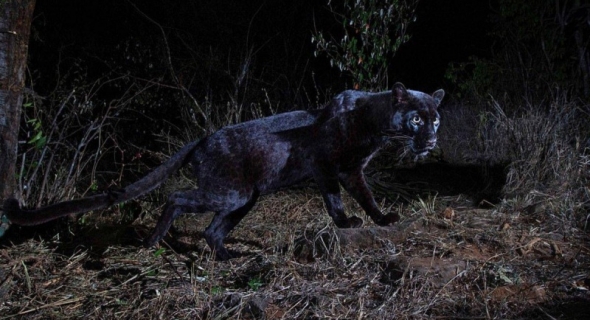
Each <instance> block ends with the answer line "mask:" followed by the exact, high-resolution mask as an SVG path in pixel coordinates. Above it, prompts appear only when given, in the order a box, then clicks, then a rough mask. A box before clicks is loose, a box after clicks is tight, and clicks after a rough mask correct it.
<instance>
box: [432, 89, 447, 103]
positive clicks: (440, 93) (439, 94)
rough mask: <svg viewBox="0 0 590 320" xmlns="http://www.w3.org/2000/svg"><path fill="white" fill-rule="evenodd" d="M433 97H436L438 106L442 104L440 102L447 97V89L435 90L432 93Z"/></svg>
mask: <svg viewBox="0 0 590 320" xmlns="http://www.w3.org/2000/svg"><path fill="white" fill-rule="evenodd" d="M432 97H433V98H434V101H435V102H436V105H437V106H438V105H439V104H440V102H441V101H442V99H443V98H444V97H445V91H444V90H443V89H438V90H436V91H434V93H433V94H432Z"/></svg>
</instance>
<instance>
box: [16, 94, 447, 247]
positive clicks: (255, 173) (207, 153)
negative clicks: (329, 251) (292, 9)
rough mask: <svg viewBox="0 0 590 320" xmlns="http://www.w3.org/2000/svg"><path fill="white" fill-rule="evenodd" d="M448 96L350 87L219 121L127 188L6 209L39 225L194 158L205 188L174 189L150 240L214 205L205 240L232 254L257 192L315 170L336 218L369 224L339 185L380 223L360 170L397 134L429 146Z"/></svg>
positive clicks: (158, 178)
mask: <svg viewBox="0 0 590 320" xmlns="http://www.w3.org/2000/svg"><path fill="white" fill-rule="evenodd" d="M443 96H444V91H442V90H438V91H436V92H435V93H434V94H433V95H432V96H430V95H427V94H424V93H422V92H418V91H412V90H406V88H405V87H404V86H403V85H402V84H401V83H397V84H395V85H394V87H393V90H392V91H387V92H382V93H368V92H361V91H345V92H343V93H341V94H340V95H338V96H337V97H335V98H334V99H333V101H332V102H331V103H330V104H329V105H328V106H327V107H326V108H325V109H323V110H322V111H321V112H320V114H319V115H318V114H315V113H310V112H306V111H295V112H289V113H284V114H279V115H276V116H272V117H267V118H262V119H258V120H254V121H248V122H244V123H241V124H237V125H233V126H228V127H225V128H222V129H220V130H219V131H217V132H215V133H214V134H212V135H211V136H209V137H206V138H204V139H202V140H201V141H198V142H193V143H190V144H188V145H187V146H185V147H184V148H182V149H181V150H180V151H179V152H178V153H176V154H175V155H173V156H172V157H171V158H170V160H168V161H167V162H166V163H164V164H163V165H161V166H160V167H158V168H156V169H155V170H154V171H153V172H152V173H150V174H149V175H147V176H146V177H144V178H143V179H141V180H139V181H138V182H136V183H134V184H132V185H130V186H128V187H127V188H125V189H124V190H122V191H119V192H116V193H112V192H111V193H107V194H102V195H97V196H93V197H88V198H83V199H79V200H72V201H66V202H62V203H58V204H55V205H52V206H48V207H45V208H41V209H36V210H23V209H20V208H19V206H18V202H17V201H16V200H15V199H8V200H7V201H6V202H5V204H4V210H5V212H6V214H7V216H8V218H9V219H10V220H11V221H12V222H13V223H16V224H22V225H33V224H39V223H43V222H46V221H49V220H52V219H55V218H57V217H60V216H65V215H68V214H72V213H81V212H86V211H90V210H96V209H100V208H104V207H107V206H109V205H112V204H115V203H121V202H123V201H127V200H129V199H132V198H135V197H138V196H140V195H142V194H145V193H147V192H149V191H151V190H153V189H154V188H156V187H157V186H158V185H160V184H161V183H162V182H163V181H164V180H165V179H166V178H167V177H168V176H170V175H171V174H172V173H174V172H176V171H177V170H178V169H179V168H180V167H182V166H183V165H185V164H186V163H187V162H190V163H191V164H192V166H193V168H194V171H195V177H196V179H197V181H198V183H199V188H198V189H195V190H189V191H177V192H174V193H173V194H171V195H170V196H169V199H168V202H167V203H166V206H165V208H164V212H163V213H162V215H161V216H160V218H159V220H158V223H157V225H156V228H155V230H154V232H153V233H152V235H151V236H150V237H149V238H148V239H146V241H145V244H146V245H147V246H151V245H154V244H155V243H157V242H158V241H159V240H160V239H162V237H163V236H164V235H165V234H166V233H167V231H168V229H169V228H170V226H171V225H172V222H173V221H174V219H176V218H177V217H178V216H179V215H181V214H184V213H187V212H205V211H213V212H215V213H216V214H215V217H214V218H213V220H212V221H211V224H210V225H209V226H208V227H207V229H206V230H205V239H206V240H207V243H208V244H209V246H210V247H211V248H212V249H213V250H214V251H215V253H216V255H217V257H218V258H219V259H229V258H230V257H231V255H230V253H229V252H228V251H227V249H226V248H225V247H224V245H223V241H224V239H225V237H226V236H227V234H228V233H229V232H230V231H231V230H232V229H233V228H234V227H235V226H236V225H237V224H238V223H239V222H240V221H241V220H242V218H244V216H245V215H246V214H247V213H248V212H249V211H250V209H252V207H253V206H254V204H255V203H256V200H257V199H258V197H259V196H260V195H264V194H268V193H271V192H274V191H276V190H278V189H281V188H286V187H289V186H291V185H293V184H295V183H297V182H300V181H302V180H305V179H309V178H313V179H314V180H315V182H316V183H317V184H318V187H319V189H320V192H321V194H322V196H323V198H324V202H325V204H326V208H327V210H328V213H329V215H330V216H331V217H332V219H333V220H334V223H335V224H336V226H338V227H340V228H351V227H352V228H356V227H360V226H361V225H362V223H363V221H362V220H361V219H360V218H358V217H355V216H352V217H347V216H346V214H345V213H344V209H343V205H342V200H341V198H340V187H339V185H342V186H343V187H344V188H345V189H346V190H347V191H348V192H349V193H350V194H351V195H352V197H353V198H354V199H356V201H357V202H358V203H359V204H360V205H361V207H362V208H363V209H364V210H365V212H366V213H367V215H368V216H369V217H370V218H371V219H372V220H373V221H374V222H375V223H377V224H378V225H389V224H392V223H394V222H396V221H397V220H399V216H398V215H397V213H389V214H388V215H383V214H382V213H381V212H380V210H379V208H378V207H377V204H376V203H375V200H374V198H373V195H372V193H371V191H370V190H369V188H368V186H367V183H366V181H365V176H364V174H363V169H364V168H365V166H366V165H367V163H368V162H369V160H370V159H371V158H372V157H373V155H374V154H375V153H376V152H377V151H378V150H379V149H380V148H381V147H382V146H384V145H385V144H386V143H387V142H388V141H390V140H391V139H397V140H401V141H402V142H403V144H404V146H405V147H406V148H408V149H409V150H410V151H412V152H414V153H416V154H424V153H426V152H428V151H429V150H431V149H432V148H433V147H434V146H435V144H436V130H437V128H438V118H439V116H438V113H437V111H436V109H437V106H438V104H439V103H440V101H441V100H442V98H443ZM113 198H115V199H113Z"/></svg>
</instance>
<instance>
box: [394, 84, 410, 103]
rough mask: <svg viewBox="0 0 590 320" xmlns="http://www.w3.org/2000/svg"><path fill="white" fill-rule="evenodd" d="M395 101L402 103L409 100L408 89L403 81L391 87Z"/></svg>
mask: <svg viewBox="0 0 590 320" xmlns="http://www.w3.org/2000/svg"><path fill="white" fill-rule="evenodd" d="M391 93H392V96H393V103H400V102H402V101H407V100H408V90H407V89H406V87H405V86H404V85H403V84H402V83H401V82H396V83H395V84H394V85H393V89H391Z"/></svg>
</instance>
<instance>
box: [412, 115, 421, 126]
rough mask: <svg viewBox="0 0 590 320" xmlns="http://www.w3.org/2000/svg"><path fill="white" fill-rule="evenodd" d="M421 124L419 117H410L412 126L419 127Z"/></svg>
mask: <svg viewBox="0 0 590 320" xmlns="http://www.w3.org/2000/svg"><path fill="white" fill-rule="evenodd" d="M421 122H422V119H421V118H420V116H419V115H415V116H413V117H412V124H415V125H419V124H420V123H421Z"/></svg>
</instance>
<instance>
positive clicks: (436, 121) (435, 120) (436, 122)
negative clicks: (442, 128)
mask: <svg viewBox="0 0 590 320" xmlns="http://www.w3.org/2000/svg"><path fill="white" fill-rule="evenodd" d="M439 124H440V119H439V118H436V119H434V125H435V126H438V125H439Z"/></svg>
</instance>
